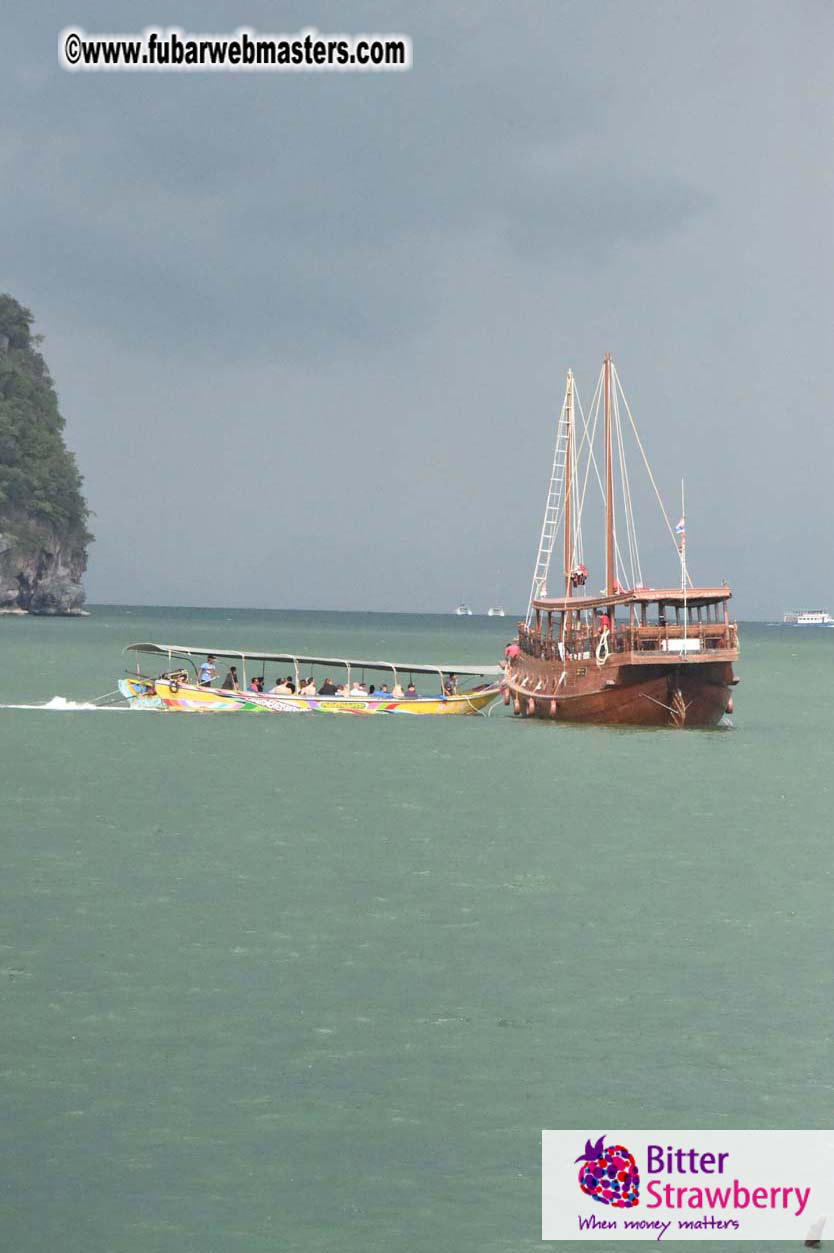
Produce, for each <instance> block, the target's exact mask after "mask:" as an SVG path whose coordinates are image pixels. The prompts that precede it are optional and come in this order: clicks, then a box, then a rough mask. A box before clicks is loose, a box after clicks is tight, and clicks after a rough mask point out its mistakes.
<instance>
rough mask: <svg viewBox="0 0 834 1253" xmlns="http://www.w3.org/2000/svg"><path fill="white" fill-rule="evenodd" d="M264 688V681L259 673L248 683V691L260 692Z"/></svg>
mask: <svg viewBox="0 0 834 1253" xmlns="http://www.w3.org/2000/svg"><path fill="white" fill-rule="evenodd" d="M263 690H264V681H263V678H262V676H261V675H259V674H256V675H255V677H254V679H253V680H252V682H251V683H250V684H249V691H250V692H262V691H263Z"/></svg>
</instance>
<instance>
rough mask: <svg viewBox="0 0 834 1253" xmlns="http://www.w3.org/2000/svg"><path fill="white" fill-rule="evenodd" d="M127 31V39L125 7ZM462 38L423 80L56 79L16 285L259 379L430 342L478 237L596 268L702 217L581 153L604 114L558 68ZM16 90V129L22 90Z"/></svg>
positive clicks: (40, 125)
mask: <svg viewBox="0 0 834 1253" xmlns="http://www.w3.org/2000/svg"><path fill="white" fill-rule="evenodd" d="M118 12H119V10H118V9H116V10H115V11H110V12H109V14H108V22H109V26H108V29H111V28H113V27H114V24H115V19H116V13H118ZM360 12H361V11H360ZM271 16H272V17H274V14H272V15H271ZM358 16H359V14H357V17H358ZM407 16H408V11H407V10H399V12H398V14H397V21H400V20H401V21H402V22H405V21H406V19H407ZM218 17H219V15H218ZM378 18H379V13H377V14H376V19H377V20H378ZM201 20H202V21H205V17H204V16H203V17H202V18H201ZM354 20H355V19H354ZM390 20H393V14H392V15H391V19H390ZM121 21H122V25H123V26H125V28H126V29H132V27H133V25H135V17H134V18H133V22H132V23H131V18H130V9H129V7H128V8H127V9H123V10H122V11H121ZM226 21H227V22H228V21H229V17H228V14H227V16H226ZM394 24H395V26H396V22H395V23H394ZM466 34H467V32H466V30H464V31H463V32H462V35H466ZM469 35H470V36H471V38H472V39H473V44H472V51H471V52H469V56H470V57H471V63H467V62H464V61H462V60H461V63H460V64H456V62H455V56H456V54H455V52H454V51H453V50H452V49H450V48H449V47H448V46H445V45H444V44H443V41H442V40H441V38H440V36H439V33H435V34H434V36H433V37H430V38H429V39H427V40H425V41H423V42H422V45H421V59H422V62H423V64H424V66H425V67H426V70H427V72H424V73H418V74H412V75H407V76H399V75H398V76H382V75H353V76H338V77H330V78H328V77H325V76H304V77H299V76H294V77H292V78H291V79H287V78H284V79H279V78H274V77H269V76H263V75H259V76H258V75H249V76H246V75H236V76H224V77H223V79H222V81H218V79H217V77H216V76H211V75H208V76H202V77H199V78H196V77H194V76H181V77H176V76H167V77H161V76H158V75H132V76H127V75H123V76H121V77H120V78H119V79H118V80H116V79H115V78H114V76H113V75H105V74H98V75H86V76H84V75H74V76H68V75H66V74H64V73H62V71H61V70H60V69H58V68H57V66H55V65H52V66H50V65H49V64H47V65H45V66H43V67H42V68H43V70H44V73H45V81H41V79H40V78H38V79H36V81H35V82H34V83H33V84H32V85H30V86H29V88H28V90H27V88H26V87H25V86H24V87H23V97H24V108H23V110H22V113H23V120H22V125H21V128H20V130H19V132H18V144H17V152H16V155H15V156H14V157H13V158H12V159H11V161H10V163H9V164H8V166H7V170H8V174H9V176H10V177H11V178H12V179H13V180H14V182H15V184H16V185H17V186H18V187H25V188H26V195H25V197H23V198H21V199H20V200H15V201H13V202H11V203H10V202H8V201H7V202H6V205H5V211H4V226H5V230H6V232H7V234H8V235H13V236H14V237H15V238H16V239H17V240H18V244H19V253H18V266H19V268H20V270H21V271H24V272H25V271H27V270H31V269H33V268H34V267H35V266H38V265H46V266H48V267H49V269H50V271H51V273H52V275H53V280H54V283H55V285H56V287H57V288H58V289H59V290H60V289H61V288H63V290H64V291H65V292H66V293H67V294H69V293H70V292H73V293H74V292H76V291H78V290H79V289H80V288H83V289H84V291H85V293H86V297H87V299H86V301H85V302H84V304H83V305H82V306H81V307H79V306H78V304H77V303H76V302H75V300H74V299H73V300H72V306H73V310H74V315H75V316H76V317H82V318H83V317H85V316H87V317H89V318H91V320H92V321H93V323H94V324H100V323H101V322H102V321H104V322H105V323H106V325H107V326H108V328H109V329H110V331H111V333H116V334H120V335H122V336H133V335H134V334H135V333H136V327H137V324H138V325H140V326H141V337H142V340H143V342H144V343H145V344H146V345H150V344H152V343H153V342H154V341H156V343H157V346H162V345H163V344H165V343H168V342H169V341H170V338H171V336H172V334H174V333H176V334H177V337H178V341H179V346H180V351H196V352H199V351H200V349H201V348H203V349H204V350H205V351H211V350H212V345H213V343H214V339H215V334H216V330H217V328H218V327H219V326H222V327H223V335H224V340H225V342H226V344H227V346H228V348H229V349H230V350H232V351H235V352H237V353H241V354H243V355H244V356H245V357H247V358H249V357H251V356H252V355H257V354H258V353H262V354H264V355H270V354H272V353H274V351H275V348H276V345H277V344H282V345H285V346H288V345H291V347H292V350H293V351H294V352H296V353H297V352H300V351H303V350H307V349H311V350H312V351H313V352H315V351H317V350H318V347H319V346H321V345H322V344H323V343H324V342H325V341H326V339H328V338H329V339H331V340H333V341H334V342H335V343H337V344H341V345H349V344H350V343H352V342H354V341H359V342H362V341H368V340H371V341H373V340H379V339H380V338H382V339H386V340H392V339H395V338H396V337H398V336H400V335H402V334H404V333H408V331H409V330H414V329H417V328H419V327H420V326H422V325H424V324H425V322H426V319H427V318H428V317H430V315H431V308H432V296H431V293H432V289H433V287H434V284H435V281H436V271H437V267H438V265H442V264H444V263H445V257H446V253H447V252H452V253H453V252H454V250H455V248H456V246H457V242H458V240H459V239H460V237H462V236H466V235H468V234H471V233H472V232H477V231H479V230H481V229H492V230H493V231H494V232H495V233H496V234H497V236H498V237H499V238H504V239H505V240H506V241H507V243H508V244H509V245H510V246H511V247H512V248H514V249H515V250H517V251H518V253H519V255H520V256H522V257H525V256H528V257H529V256H530V254H531V253H534V252H535V253H539V252H541V251H542V250H545V251H551V252H554V253H555V252H560V251H564V250H566V249H569V250H570V251H571V252H572V253H576V254H585V255H587V254H588V253H590V252H591V250H592V249H593V247H594V246H595V241H598V240H600V239H604V240H605V241H606V247H607V248H609V249H610V248H615V247H616V246H617V243H618V241H620V240H622V239H641V238H642V239H645V238H652V237H655V236H657V235H658V234H660V233H663V232H665V231H670V230H674V229H675V228H676V227H678V226H679V225H681V223H683V222H684V221H685V220H686V218H687V217H688V216H689V215H690V214H691V213H693V212H695V211H697V210H698V209H699V208H700V207H701V206H702V205H703V203H704V197H703V196H702V195H701V194H699V193H698V192H696V191H695V190H694V189H692V188H687V187H686V186H685V185H682V184H681V183H680V181H679V180H676V179H675V178H671V177H667V178H665V179H664V178H663V177H662V176H661V175H659V174H657V173H654V174H653V175H652V176H651V177H650V178H648V179H647V178H645V177H642V176H641V177H636V176H635V174H634V172H633V171H630V170H629V169H628V168H627V167H620V168H619V169H617V170H615V171H614V172H613V173H609V174H608V175H607V176H604V175H602V174H601V173H600V171H599V170H598V169H596V168H595V167H594V166H593V164H592V163H591V162H590V161H589V160H588V158H587V157H586V156H583V155H582V154H578V153H577V152H576V143H577V139H578V137H580V136H581V135H582V134H583V133H587V131H588V128H589V127H593V126H594V124H595V122H598V119H599V115H600V112H601V111H602V110H603V109H604V106H605V95H606V92H605V89H604V88H600V89H599V90H598V91H597V92H595V91H594V89H593V88H591V87H589V86H588V85H587V84H586V83H583V82H582V81H581V80H580V77H579V75H578V73H577V71H576V69H575V68H573V67H572V66H571V65H570V61H569V58H567V57H564V56H560V55H559V54H558V50H557V56H556V58H555V59H554V57H553V55H552V50H549V49H548V50H547V51H546V52H545V50H544V49H538V50H537V49H536V47H535V41H534V40H532V39H531V38H530V34H529V33H528V34H525V35H523V36H522V38H523V39H524V44H525V52H526V54H527V56H528V60H527V63H526V64H525V66H524V71H523V73H522V74H519V73H518V72H516V71H514V70H513V69H512V67H511V66H510V67H508V66H507V64H506V62H505V59H504V57H505V52H504V47H503V40H502V39H501V38H500V37H497V32H495V31H490V30H486V31H484V30H481V31H478V30H474V31H470V32H469ZM418 44H420V41H419V40H418ZM457 55H458V56H460V53H459V52H458V53H457ZM433 56H434V57H436V63H434V64H433V63H432V57H433ZM470 65H471V67H470ZM428 71H430V72H428ZM554 79H556V80H557V82H558V89H557V90H555V91H554ZM5 81H6V89H5V95H6V105H7V109H8V108H10V107H11V104H12V99H13V97H14V96H15V95H16V94H17V93H19V92H20V90H21V86H20V83H19V81H17V82H15V79H14V76H13V77H12V78H11V79H9V78H7V79H6V80H5ZM44 139H46V142H47V146H46V151H45V152H44V146H43V141H44ZM127 292H129V293H130V298H129V299H127V300H126V299H125V293H127ZM67 303H69V302H67ZM264 328H269V331H268V332H267V333H266V334H265V333H264Z"/></svg>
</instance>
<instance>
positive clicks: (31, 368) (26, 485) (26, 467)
mask: <svg viewBox="0 0 834 1253" xmlns="http://www.w3.org/2000/svg"><path fill="white" fill-rule="evenodd" d="M31 325H32V314H31V313H30V312H29V310H28V309H24V308H23V306H22V305H20V304H18V302H17V301H16V300H14V299H13V298H12V297H11V296H8V295H2V296H0V612H6V613H8V612H24V613H37V614H77V613H80V612H82V608H81V607H82V605H83V603H84V590H83V588H82V586H81V577H82V575H83V573H84V570H85V568H86V565H87V545H88V544H89V543H90V541H91V539H92V536H91V535H90V532H89V531H88V529H87V518H88V510H87V505H86V502H85V500H84V497H83V495H82V492H81V484H82V479H81V475H80V474H79V472H78V467H77V466H76V464H75V457H74V456H73V454H72V453H71V452H70V451H69V450H68V449H67V447H66V444H65V443H64V438H63V429H64V420H63V418H62V417H61V415H60V413H59V411H58V399H57V397H56V395H55V389H54V387H53V385H52V379H51V378H50V376H49V371H48V370H47V367H46V363H45V361H44V359H43V357H42V356H41V354H40V352H39V351H38V348H37V345H38V344H39V343H40V336H36V335H33V334H32V332H31Z"/></svg>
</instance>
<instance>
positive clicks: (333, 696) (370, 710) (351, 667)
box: [118, 643, 501, 716]
mask: <svg viewBox="0 0 834 1253" xmlns="http://www.w3.org/2000/svg"><path fill="white" fill-rule="evenodd" d="M125 652H128V653H134V654H135V658H136V662H135V664H136V672H135V674H128V675H127V676H126V677H125V678H123V679H120V680H119V685H118V686H119V691H120V692H121V695H122V696H123V697H124V698H125V700H127V702H128V704H129V705H130V706H131V708H134V709H157V710H170V711H179V712H187V713H317V712H318V713H331V714H353V715H359V716H362V715H367V714H406V715H408V714H410V715H415V714H418V715H419V714H429V715H435V716H446V715H449V714H477V713H482V712H484V711H486V710H487V709H488V708H489V706H490V705H491V704H492V702H493V701H495V700H496V699H497V698H498V696H499V695H500V685H499V682H498V680H499V679H500V677H501V667H500V666H434V665H425V664H421V665H414V664H412V663H410V662H392V661H356V660H352V659H350V658H347V657H320V656H313V657H310V656H304V655H303V654H300V653H259V652H248V651H245V650H240V649H234V650H231V651H230V650H229V649H223V648H203V647H197V646H195V645H190V644H153V643H139V644H129V645H128V647H127V648H126V649H125ZM143 654H150V655H152V656H156V657H163V658H165V661H166V663H167V664H166V668H165V669H164V670H163V671H162V672H161V673H160V674H157V675H147V674H143V673H142V667H141V662H140V655H143ZM209 657H210V658H212V659H213V660H217V661H220V660H222V661H224V662H227V663H228V664H229V666H230V667H231V666H232V665H234V666H235V669H237V666H238V665H239V666H240V675H239V683H238V685H237V686H232V687H222V686H217V687H215V686H213V684H212V683H201V682H200V666H201V664H202V659H208V658H209ZM267 665H269V666H281V667H282V668H283V667H286V666H290V667H292V675H293V676H294V678H293V682H292V687H294V689H295V690H294V691H293V690H291V688H290V687H289V686H288V685H282V686H284V688H285V690H284V691H282V692H272V691H267V690H263V691H261V690H256V689H255V687H253V686H252V680H253V679H255V678H257V677H258V676H260V678H261V679H262V680H263V679H265V676H266V667H267ZM302 667H303V668H304V669H303V670H302ZM314 668H317V669H319V670H320V671H324V672H325V674H326V675H328V676H329V675H331V674H336V675H339V673H340V671H342V670H344V671H345V679H344V680H343V681H342V682H340V684H339V687H340V692H338V693H337V691H336V685H335V684H333V685H331V686H332V689H333V690H332V691H330V692H327V693H326V692H323V691H320V690H319V689H318V688H317V689H316V691H315V692H306V693H305V691H304V684H305V680H304V676H305V675H307V674H310V673H312V671H313V669H314ZM366 675H376V676H377V677H380V676H382V677H384V678H385V679H386V680H389V681H390V683H391V689H392V690H391V691H387V690H385V691H383V690H381V689H382V684H381V682H380V689H379V690H374V691H361V690H358V689H357V686H356V685H357V684H361V686H362V687H364V679H365V676H366ZM406 676H407V677H406ZM415 676H417V677H418V679H419V677H420V676H423V677H425V676H430V678H431V679H432V682H435V681H436V682H437V689H438V690H437V693H436V694H435V693H431V694H426V693H423V694H422V695H418V694H417V692H416V690H414V691H413V692H409V691H407V690H406V691H403V690H402V683H405V682H408V684H409V686H413V685H412V683H411V680H412V679H413V678H414V677H415ZM291 677H292V676H291ZM476 678H481V679H486V680H487V682H485V683H480V684H476V685H474V686H471V687H465V686H463V684H464V683H465V682H466V681H467V680H469V681H471V680H472V679H476ZM314 686H315V685H314ZM320 686H321V687H324V686H325V684H324V683H322V684H321V685H320ZM385 687H386V688H387V687H388V683H386V684H385ZM263 688H264V689H266V683H265V682H264V683H263ZM342 691H343V694H342ZM395 693H398V694H395Z"/></svg>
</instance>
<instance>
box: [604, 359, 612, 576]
mask: <svg viewBox="0 0 834 1253" xmlns="http://www.w3.org/2000/svg"><path fill="white" fill-rule="evenodd" d="M605 584H606V589H605V590H606V591H607V592H608V595H609V596H612V595H613V594H614V472H613V465H612V458H611V354H610V352H607V353H606V354H605Z"/></svg>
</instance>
